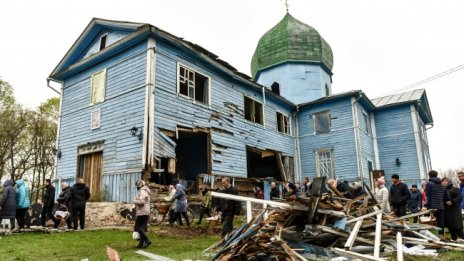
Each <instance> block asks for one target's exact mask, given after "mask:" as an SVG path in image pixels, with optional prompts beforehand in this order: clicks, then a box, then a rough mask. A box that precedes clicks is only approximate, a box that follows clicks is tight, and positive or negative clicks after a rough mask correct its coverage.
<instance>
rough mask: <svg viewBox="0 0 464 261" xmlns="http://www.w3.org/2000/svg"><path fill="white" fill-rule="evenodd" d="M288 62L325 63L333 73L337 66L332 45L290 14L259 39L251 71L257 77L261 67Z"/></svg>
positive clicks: (326, 67) (327, 68)
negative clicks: (334, 61) (334, 62)
mask: <svg viewBox="0 0 464 261" xmlns="http://www.w3.org/2000/svg"><path fill="white" fill-rule="evenodd" d="M288 61H304V62H317V63H321V64H322V65H323V66H324V67H325V69H326V70H328V71H329V72H331V71H332V68H333V53H332V49H331V48H330V46H329V44H328V43H327V42H326V41H325V40H324V38H322V36H321V35H320V34H319V33H318V32H317V31H316V29H314V28H313V27H311V26H309V25H307V24H305V23H303V22H301V21H299V20H297V19H295V18H294V17H293V16H292V15H290V14H289V13H287V14H286V15H285V16H284V18H283V19H282V20H281V21H280V22H279V23H278V24H277V25H275V26H274V27H273V28H271V29H270V30H269V31H267V32H266V33H265V34H264V35H263V36H262V37H261V39H260V40H259V42H258V45H257V46H256V50H255V53H254V54H253V58H252V60H251V74H252V76H253V78H254V79H256V76H257V74H258V73H259V71H260V70H262V69H264V68H267V67H270V66H273V65H276V64H279V63H282V62H288Z"/></svg>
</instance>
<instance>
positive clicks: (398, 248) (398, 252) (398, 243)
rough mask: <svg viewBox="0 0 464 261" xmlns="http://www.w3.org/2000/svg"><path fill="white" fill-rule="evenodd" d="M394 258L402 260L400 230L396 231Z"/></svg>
mask: <svg viewBox="0 0 464 261" xmlns="http://www.w3.org/2000/svg"><path fill="white" fill-rule="evenodd" d="M396 260H397V261H403V239H402V238H401V232H397V233H396Z"/></svg>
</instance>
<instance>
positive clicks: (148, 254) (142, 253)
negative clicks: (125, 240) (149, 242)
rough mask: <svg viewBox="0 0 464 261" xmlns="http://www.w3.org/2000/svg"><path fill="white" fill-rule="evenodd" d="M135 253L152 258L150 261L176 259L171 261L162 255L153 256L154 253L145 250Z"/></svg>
mask: <svg viewBox="0 0 464 261" xmlns="http://www.w3.org/2000/svg"><path fill="white" fill-rule="evenodd" d="M135 253H136V254H139V255H142V256H144V257H148V258H150V260H153V261H174V259H170V258H168V257H164V256H160V255H157V254H153V253H149V252H146V251H143V250H137V251H135Z"/></svg>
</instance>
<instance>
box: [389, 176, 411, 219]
mask: <svg viewBox="0 0 464 261" xmlns="http://www.w3.org/2000/svg"><path fill="white" fill-rule="evenodd" d="M391 179H392V185H391V187H390V206H391V209H392V211H393V213H395V215H396V216H397V217H402V216H405V215H406V206H407V204H408V200H409V198H410V197H411V194H410V193H409V189H408V185H406V184H404V183H403V182H402V181H401V180H400V177H399V176H398V174H393V175H392V177H391Z"/></svg>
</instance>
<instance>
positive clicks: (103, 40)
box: [100, 34, 108, 51]
mask: <svg viewBox="0 0 464 261" xmlns="http://www.w3.org/2000/svg"><path fill="white" fill-rule="evenodd" d="M107 39H108V35H107V34H105V35H103V36H102V37H100V51H101V50H103V49H105V48H106V41H107Z"/></svg>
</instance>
